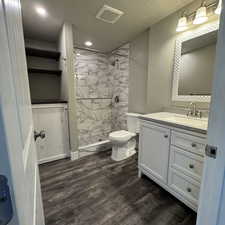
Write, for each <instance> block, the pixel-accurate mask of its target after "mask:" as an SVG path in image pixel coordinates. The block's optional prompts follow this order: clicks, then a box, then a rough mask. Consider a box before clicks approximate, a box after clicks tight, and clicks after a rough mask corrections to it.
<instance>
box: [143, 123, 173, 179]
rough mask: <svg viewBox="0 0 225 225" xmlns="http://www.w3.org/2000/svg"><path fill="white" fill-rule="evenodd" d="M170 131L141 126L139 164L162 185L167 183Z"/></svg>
mask: <svg viewBox="0 0 225 225" xmlns="http://www.w3.org/2000/svg"><path fill="white" fill-rule="evenodd" d="M169 142H170V130H169V129H166V128H162V127H157V126H153V125H149V124H146V125H144V124H142V126H141V137H140V158H139V164H140V166H141V167H142V168H143V169H145V170H146V171H147V172H149V173H151V174H152V175H153V176H154V177H155V178H157V179H159V180H160V181H161V182H163V183H167V178H168V163H169Z"/></svg>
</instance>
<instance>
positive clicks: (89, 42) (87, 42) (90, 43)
mask: <svg viewBox="0 0 225 225" xmlns="http://www.w3.org/2000/svg"><path fill="white" fill-rule="evenodd" d="M84 44H85V45H86V46H88V47H90V46H92V45H93V43H92V42H91V41H86V42H85V43H84Z"/></svg>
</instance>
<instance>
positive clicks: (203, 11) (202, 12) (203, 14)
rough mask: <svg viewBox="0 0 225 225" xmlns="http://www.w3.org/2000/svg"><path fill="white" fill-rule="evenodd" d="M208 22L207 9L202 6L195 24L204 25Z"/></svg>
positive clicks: (196, 16)
mask: <svg viewBox="0 0 225 225" xmlns="http://www.w3.org/2000/svg"><path fill="white" fill-rule="evenodd" d="M207 20H208V16H207V9H206V7H205V6H202V7H200V8H199V9H198V10H197V12H196V15H195V19H194V21H193V24H202V23H204V22H206V21H207Z"/></svg>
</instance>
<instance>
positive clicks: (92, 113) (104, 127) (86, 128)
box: [77, 99, 112, 146]
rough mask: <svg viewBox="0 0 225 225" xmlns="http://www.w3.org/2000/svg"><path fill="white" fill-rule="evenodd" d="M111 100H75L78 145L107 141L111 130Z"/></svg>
mask: <svg viewBox="0 0 225 225" xmlns="http://www.w3.org/2000/svg"><path fill="white" fill-rule="evenodd" d="M111 105H112V103H111V99H89V100H86V99H82V100H77V117H78V129H79V145H80V146H85V145H89V144H94V143H96V142H98V141H103V140H107V139H108V135H109V133H110V132H111V130H112V124H111V121H112V107H111Z"/></svg>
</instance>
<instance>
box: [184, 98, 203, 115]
mask: <svg viewBox="0 0 225 225" xmlns="http://www.w3.org/2000/svg"><path fill="white" fill-rule="evenodd" d="M187 116H194V117H199V118H202V112H201V111H200V110H198V109H197V106H196V103H194V102H191V103H190V105H189V109H188V112H187Z"/></svg>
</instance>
